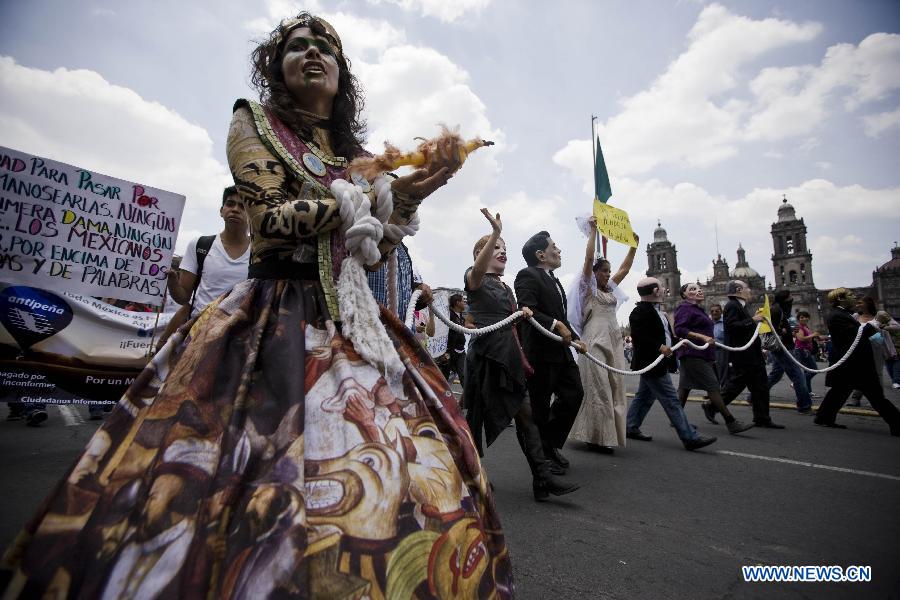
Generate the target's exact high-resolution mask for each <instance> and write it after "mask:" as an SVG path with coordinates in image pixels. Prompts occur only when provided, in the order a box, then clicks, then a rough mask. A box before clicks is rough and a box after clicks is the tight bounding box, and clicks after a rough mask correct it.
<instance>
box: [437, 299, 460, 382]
mask: <svg viewBox="0 0 900 600" xmlns="http://www.w3.org/2000/svg"><path fill="white" fill-rule="evenodd" d="M448 305H449V309H450V310H449V313H448V315H447V316H449V317H450V321H451V322H452V323H454V324H455V325H459V326H460V327H465V319H464V318H463V313H464V312H466V301H465V299H463V295H462V294H453V295H451V296H450V300H449V302H448ZM438 365H439V366H440V367H441V372H442V373H443V374H444V377H445V378H446V379H447V381H452V380H451V377H453V374H454V373H455V374H456V376H457V377H459V384H460V385H461V386H462V387H465V385H466V373H465V371H466V336H465V334H462V333H460V332H458V331H454V330H452V329H450V330H449V331H448V332H447V352H445V353H444V355H443V356H442V357H441V359H440V360H439V361H438ZM463 398H465V397H463Z"/></svg>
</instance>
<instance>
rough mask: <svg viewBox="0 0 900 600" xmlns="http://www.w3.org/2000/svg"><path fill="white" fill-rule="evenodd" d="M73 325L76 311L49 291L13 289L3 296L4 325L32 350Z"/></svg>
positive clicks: (0, 319) (0, 301) (1, 317)
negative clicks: (73, 311)
mask: <svg viewBox="0 0 900 600" xmlns="http://www.w3.org/2000/svg"><path fill="white" fill-rule="evenodd" d="M71 322H72V308H71V307H70V306H69V305H68V303H66V301H65V300H63V299H62V298H60V297H59V296H57V295H56V294H54V293H51V292H48V291H47V290H41V289H38V288H33V287H26V286H11V287H8V288H6V289H4V290H3V291H2V292H0V323H2V324H3V326H4V327H6V329H7V331H9V333H10V334H11V335H12V336H13V337H14V338H15V339H16V342H18V343H19V347H21V348H22V349H23V350H28V349H29V348H31V347H32V346H33V345H34V344H37V343H38V342H40V341H43V340H46V339H47V338H48V337H50V336H51V335H54V334H57V333H59V332H60V331H62V330H63V329H65V328H66V327H68V325H69V323H71Z"/></svg>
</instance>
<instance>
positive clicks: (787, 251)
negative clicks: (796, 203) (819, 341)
mask: <svg viewBox="0 0 900 600" xmlns="http://www.w3.org/2000/svg"><path fill="white" fill-rule="evenodd" d="M772 247H773V250H774V252H773V253H772V267H773V268H774V270H775V281H774V283H775V289H776V290H783V289H788V290H790V291H791V295H792V296H793V297H794V313H795V314H796V311H798V310H804V311H806V312H808V313H809V315H810V325H811V327H812V328H813V329H816V328H817V327H820V326H821V323H822V314H821V310H820V308H819V304H818V298H817V294H816V285H815V282H814V281H813V271H812V253H811V252H810V251H809V249H808V248H807V246H806V224H805V223H804V222H803V219H802V218H801V219H798V218H797V215H796V213H795V212H794V207H793V206H791V205H790V204H788V201H787V197H786V196H785V197H783V199H782V201H781V206H779V207H778V221H777V222H775V223H772ZM792 316H793V315H792Z"/></svg>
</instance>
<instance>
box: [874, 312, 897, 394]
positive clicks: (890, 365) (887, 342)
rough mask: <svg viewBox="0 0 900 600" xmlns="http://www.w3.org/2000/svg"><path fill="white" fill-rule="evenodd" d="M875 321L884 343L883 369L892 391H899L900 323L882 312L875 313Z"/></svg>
mask: <svg viewBox="0 0 900 600" xmlns="http://www.w3.org/2000/svg"><path fill="white" fill-rule="evenodd" d="M875 319H876V320H877V321H878V325H879V326H880V327H881V336H882V338H883V340H882V341H883V342H884V353H885V359H884V368H885V369H886V370H887V372H888V376H889V377H890V378H891V386H892V387H893V389H895V390H900V323H898V322H897V321H896V320H895V319H894V318H893V317H891V315H889V314H888V313H887V312H886V311H883V310H879V311H878V312H877V313H875Z"/></svg>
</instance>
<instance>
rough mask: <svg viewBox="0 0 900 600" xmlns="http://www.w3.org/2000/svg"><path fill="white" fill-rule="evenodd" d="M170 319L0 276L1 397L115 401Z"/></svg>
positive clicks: (51, 400)
mask: <svg viewBox="0 0 900 600" xmlns="http://www.w3.org/2000/svg"><path fill="white" fill-rule="evenodd" d="M170 318H171V314H165V313H164V314H161V315H159V317H158V318H157V315H156V313H148V312H132V311H126V310H123V309H121V308H117V307H116V306H113V305H111V304H107V303H105V302H103V301H101V300H97V299H95V298H91V297H86V296H80V295H77V294H68V293H65V292H60V293H55V292H51V291H50V290H43V289H39V288H33V287H29V286H21V285H10V284H8V283H2V282H0V400H2V401H7V402H13V401H22V402H44V403H56V404H60V403H69V402H75V403H79V402H81V403H89V402H94V401H104V400H105V401H109V400H117V399H118V398H119V397H120V396H121V395H122V393H123V392H124V391H125V389H126V388H127V386H128V385H129V384H130V383H131V382H132V381H133V380H134V377H136V376H137V374H138V373H139V372H140V370H141V369H142V368H143V367H144V365H145V364H146V363H147V354H148V351H149V350H150V347H151V343H152V342H153V341H154V340H156V339H158V338H159V334H160V333H162V331H163V330H164V329H165V326H166V324H167V323H168V321H169V319H170Z"/></svg>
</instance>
